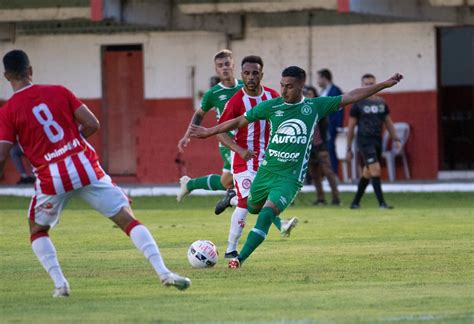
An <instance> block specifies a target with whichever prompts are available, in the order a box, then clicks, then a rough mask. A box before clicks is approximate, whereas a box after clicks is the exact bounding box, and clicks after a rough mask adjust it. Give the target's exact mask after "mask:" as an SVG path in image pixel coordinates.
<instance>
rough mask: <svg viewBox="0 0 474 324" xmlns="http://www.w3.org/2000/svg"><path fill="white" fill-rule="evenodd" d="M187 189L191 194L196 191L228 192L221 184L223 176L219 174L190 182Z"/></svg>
mask: <svg viewBox="0 0 474 324" xmlns="http://www.w3.org/2000/svg"><path fill="white" fill-rule="evenodd" d="M186 188H187V189H188V191H189V192H191V191H193V190H196V189H204V190H226V188H225V187H224V186H223V185H222V183H221V176H220V175H218V174H209V175H207V176H204V177H200V178H196V179H191V180H189V182H188V184H187V185H186Z"/></svg>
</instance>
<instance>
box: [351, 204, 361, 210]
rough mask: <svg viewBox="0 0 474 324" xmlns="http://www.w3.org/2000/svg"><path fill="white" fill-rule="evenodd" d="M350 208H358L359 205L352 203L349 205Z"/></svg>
mask: <svg viewBox="0 0 474 324" xmlns="http://www.w3.org/2000/svg"><path fill="white" fill-rule="evenodd" d="M349 208H350V209H359V208H360V205H359V204H356V203H352V204H351V206H350V207H349Z"/></svg>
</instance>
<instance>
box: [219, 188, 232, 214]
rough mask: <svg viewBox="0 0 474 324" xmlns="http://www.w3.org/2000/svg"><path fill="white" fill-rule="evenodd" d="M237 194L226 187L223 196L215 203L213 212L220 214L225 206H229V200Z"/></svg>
mask: <svg viewBox="0 0 474 324" xmlns="http://www.w3.org/2000/svg"><path fill="white" fill-rule="evenodd" d="M236 195H237V194H236V193H235V191H234V190H233V189H228V190H227V192H226V193H225V196H224V198H222V199H221V200H219V201H218V202H217V204H216V208H215V209H214V213H215V214H216V215H219V214H222V212H223V211H224V210H225V209H226V208H227V207H230V201H231V200H232V198H234V197H235V196H236Z"/></svg>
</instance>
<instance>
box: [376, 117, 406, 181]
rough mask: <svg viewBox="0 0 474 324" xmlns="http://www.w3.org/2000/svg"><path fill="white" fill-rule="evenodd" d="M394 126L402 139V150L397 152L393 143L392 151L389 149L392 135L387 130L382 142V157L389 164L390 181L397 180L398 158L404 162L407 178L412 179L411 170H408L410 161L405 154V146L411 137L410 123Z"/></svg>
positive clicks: (395, 124)
mask: <svg viewBox="0 0 474 324" xmlns="http://www.w3.org/2000/svg"><path fill="white" fill-rule="evenodd" d="M393 126H394V127H395V131H396V132H397V137H398V138H399V139H400V144H401V149H400V151H399V152H397V148H396V146H395V145H393V143H392V146H391V148H390V150H388V149H387V147H388V142H389V139H390V134H389V133H388V130H385V132H384V136H383V142H382V156H383V158H384V159H385V161H386V163H387V171H388V178H389V180H390V181H394V180H395V174H396V170H395V159H396V157H397V156H400V157H401V158H402V161H403V170H404V172H405V177H406V178H407V179H410V169H409V168H408V159H407V155H406V153H405V144H406V142H407V141H408V137H409V136H410V125H408V123H394V124H393Z"/></svg>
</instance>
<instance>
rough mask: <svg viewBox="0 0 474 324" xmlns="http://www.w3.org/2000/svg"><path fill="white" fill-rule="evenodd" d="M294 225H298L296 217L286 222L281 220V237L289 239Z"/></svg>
mask: <svg viewBox="0 0 474 324" xmlns="http://www.w3.org/2000/svg"><path fill="white" fill-rule="evenodd" d="M296 225H298V218H296V217H293V218H291V219H287V220H282V221H281V230H280V234H281V236H283V237H289V236H290V234H291V231H292V230H293V228H295V226H296Z"/></svg>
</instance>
